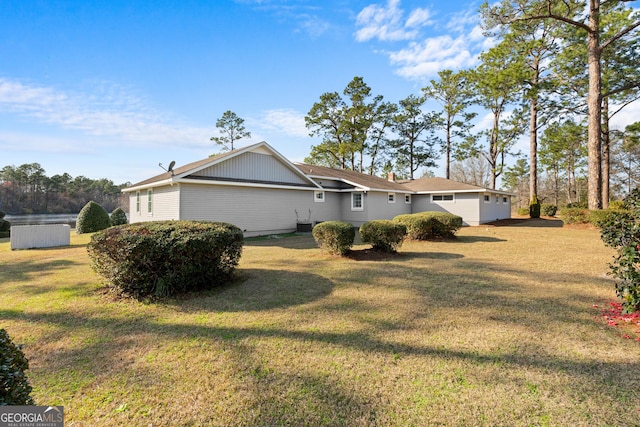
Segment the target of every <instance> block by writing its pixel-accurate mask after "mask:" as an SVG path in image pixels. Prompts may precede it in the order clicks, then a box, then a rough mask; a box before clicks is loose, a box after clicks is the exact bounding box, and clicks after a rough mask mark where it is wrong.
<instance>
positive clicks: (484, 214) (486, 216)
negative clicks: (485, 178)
mask: <svg viewBox="0 0 640 427" xmlns="http://www.w3.org/2000/svg"><path fill="white" fill-rule="evenodd" d="M487 195H488V196H489V202H485V201H484V197H483V196H484V194H480V199H481V201H480V223H481V224H483V223H485V222H491V221H495V220H498V219H504V218H511V197H509V196H506V197H507V203H504V201H503V197H505V196H503V195H495V194H487ZM496 199H497V200H496Z"/></svg>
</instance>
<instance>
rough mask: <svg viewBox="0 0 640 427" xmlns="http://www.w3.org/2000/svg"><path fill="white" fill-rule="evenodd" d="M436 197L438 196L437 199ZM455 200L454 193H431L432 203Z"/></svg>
mask: <svg viewBox="0 0 640 427" xmlns="http://www.w3.org/2000/svg"><path fill="white" fill-rule="evenodd" d="M436 197H438V199H437V200H436ZM448 197H450V198H448ZM455 201H456V196H455V194H454V193H442V194H432V195H431V203H453V202H455Z"/></svg>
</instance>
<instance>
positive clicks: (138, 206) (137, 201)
mask: <svg viewBox="0 0 640 427" xmlns="http://www.w3.org/2000/svg"><path fill="white" fill-rule="evenodd" d="M136 213H140V192H139V191H136Z"/></svg>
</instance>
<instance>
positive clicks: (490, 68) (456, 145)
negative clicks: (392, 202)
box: [305, 0, 640, 209]
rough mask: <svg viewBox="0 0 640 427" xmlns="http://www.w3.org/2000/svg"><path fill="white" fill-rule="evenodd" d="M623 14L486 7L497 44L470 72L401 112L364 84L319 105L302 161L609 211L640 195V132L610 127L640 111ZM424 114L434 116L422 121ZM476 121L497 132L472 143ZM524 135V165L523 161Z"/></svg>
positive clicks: (638, 54)
mask: <svg viewBox="0 0 640 427" xmlns="http://www.w3.org/2000/svg"><path fill="white" fill-rule="evenodd" d="M625 3H628V2H627V1H625V0H601V1H598V0H588V1H575V0H562V1H557V0H518V1H514V0H503V1H501V2H499V3H497V4H494V5H491V6H490V5H489V4H488V3H485V4H483V5H482V6H481V8H480V12H479V13H480V16H481V21H482V27H483V29H484V31H485V36H486V37H492V38H493V39H494V40H496V42H495V44H494V46H493V47H492V48H490V49H488V50H487V51H485V52H482V53H481V55H480V61H479V64H478V65H477V66H476V67H475V68H472V69H466V70H460V71H457V72H456V71H453V70H443V71H440V72H439V73H438V78H437V79H434V80H431V81H430V82H429V84H427V85H426V86H425V87H424V88H422V90H421V92H420V94H411V95H409V96H408V97H406V98H405V99H403V100H400V101H399V102H398V103H392V102H387V101H385V100H384V98H383V97H382V96H381V95H374V94H373V93H372V90H371V88H370V87H369V86H368V85H367V84H366V83H365V82H364V80H363V78H362V77H355V78H354V79H353V80H352V81H351V82H350V83H349V84H348V85H347V87H346V88H345V89H344V90H343V91H342V93H339V92H326V93H323V94H322V95H321V96H320V99H319V101H317V102H316V103H315V104H314V105H313V106H312V108H311V109H310V110H309V112H308V113H307V115H306V117H305V123H306V126H307V128H308V129H309V131H310V136H316V137H320V138H321V139H322V142H320V143H319V144H316V145H314V146H312V149H311V153H310V155H309V156H308V157H307V158H306V159H305V161H306V162H308V163H312V164H320V165H325V166H330V167H338V168H346V169H353V170H358V171H360V172H365V173H370V174H382V175H384V174H386V172H388V171H391V170H395V171H396V172H398V173H399V175H400V176H402V177H405V178H410V179H413V178H415V177H416V176H415V174H416V173H417V171H418V170H419V169H420V168H425V167H426V168H428V167H433V166H435V165H436V161H437V160H439V159H441V158H442V159H443V161H444V166H445V171H446V172H445V174H446V177H447V178H454V179H457V180H462V181H464V182H471V183H473V184H476V185H483V186H488V187H490V188H495V187H496V184H497V180H498V178H501V179H502V180H503V182H504V183H505V184H506V185H507V186H508V187H509V188H510V189H512V190H517V191H519V193H521V196H522V199H523V200H524V201H525V202H526V201H528V200H532V199H534V197H535V198H536V199H543V200H544V199H545V198H547V199H549V201H555V202H556V203H560V202H565V203H567V202H568V203H571V202H577V201H584V202H587V203H588V207H589V208H590V209H600V208H604V207H607V205H608V202H609V200H610V199H611V198H612V191H613V192H614V193H615V195H623V194H626V193H627V192H629V191H630V190H631V188H633V187H635V186H637V185H638V184H640V177H639V176H638V172H637V170H638V169H637V166H638V165H639V164H640V152H639V151H640V149H639V148H638V135H639V134H640V129H639V127H640V124H639V123H635V124H633V125H631V126H628V127H627V128H626V129H611V126H610V122H611V120H612V118H614V117H615V116H616V115H617V114H619V113H620V112H621V111H622V110H623V109H624V108H625V107H626V106H628V105H629V104H630V103H632V102H633V101H635V100H638V99H640V67H638V64H640V37H638V28H639V27H640V12H638V11H637V10H635V9H633V8H631V7H627V5H626V4H625ZM429 102H431V103H432V104H433V103H434V102H435V103H437V105H439V107H438V110H437V111H426V108H425V105H427V103H429ZM478 112H483V113H485V118H486V117H488V118H489V120H488V122H490V125H489V126H488V127H487V128H486V129H485V130H481V131H474V126H473V120H474V119H478V118H479V117H478ZM527 134H528V135H529V153H528V154H523V153H519V152H516V150H515V148H514V147H515V146H516V143H517V142H518V140H520V139H521V138H522V137H523V135H527ZM510 156H516V158H517V161H516V163H515V165H513V166H510V167H509V166H507V160H508V158H509V157H510ZM539 166H540V167H541V168H540V170H541V172H542V173H540V172H539ZM524 181H528V188H527V185H526V182H524ZM523 184H525V185H523ZM539 184H544V185H543V186H542V187H539ZM541 190H542V192H543V193H544V194H543V195H542V197H541V194H540V191H541ZM525 195H526V196H525Z"/></svg>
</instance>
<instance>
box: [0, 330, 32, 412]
mask: <svg viewBox="0 0 640 427" xmlns="http://www.w3.org/2000/svg"><path fill="white" fill-rule="evenodd" d="M27 369H29V361H28V360H27V358H26V357H25V356H24V354H23V353H22V350H21V346H20V345H15V344H14V343H13V341H11V337H10V336H9V334H8V333H7V331H5V330H4V329H0V406H4V405H20V406H24V405H33V399H32V398H31V396H29V394H30V393H31V386H30V385H29V381H28V380H27V376H26V375H25V373H24V371H26V370H27Z"/></svg>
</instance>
